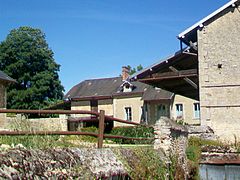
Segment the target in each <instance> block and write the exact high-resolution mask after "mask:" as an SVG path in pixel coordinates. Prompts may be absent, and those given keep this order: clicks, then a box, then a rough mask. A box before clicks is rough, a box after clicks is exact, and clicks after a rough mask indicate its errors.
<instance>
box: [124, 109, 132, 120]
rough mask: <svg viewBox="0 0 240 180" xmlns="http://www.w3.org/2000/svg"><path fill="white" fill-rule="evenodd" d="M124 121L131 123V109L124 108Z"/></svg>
mask: <svg viewBox="0 0 240 180" xmlns="http://www.w3.org/2000/svg"><path fill="white" fill-rule="evenodd" d="M125 119H126V120H127V121H132V108H131V107H125Z"/></svg>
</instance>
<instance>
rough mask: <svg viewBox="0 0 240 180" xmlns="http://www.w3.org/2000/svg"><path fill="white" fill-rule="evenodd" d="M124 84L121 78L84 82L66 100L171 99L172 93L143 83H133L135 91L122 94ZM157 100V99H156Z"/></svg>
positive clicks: (73, 88) (68, 94) (66, 96)
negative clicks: (85, 98)
mask: <svg viewBox="0 0 240 180" xmlns="http://www.w3.org/2000/svg"><path fill="white" fill-rule="evenodd" d="M123 83H124V81H122V78H121V77H113V78H102V79H90V80H85V81H82V82H81V83H79V84H77V85H75V86H74V87H72V88H71V89H70V91H69V92H68V93H67V94H66V95H65V96H64V98H65V99H77V98H84V97H101V96H105V97H112V96H113V95H114V96H118V95H119V96H121V95H128V96H129V95H131V94H132V95H133V94H137V93H143V100H145V99H146V100H160V99H171V97H172V93H170V92H168V91H165V90H162V89H161V90H155V89H154V88H153V87H152V86H149V85H146V84H144V83H141V82H131V84H132V85H133V90H132V91H131V92H130V93H129V92H126V93H125V92H122V87H121V85H122V84H123ZM154 98H155V99H154Z"/></svg>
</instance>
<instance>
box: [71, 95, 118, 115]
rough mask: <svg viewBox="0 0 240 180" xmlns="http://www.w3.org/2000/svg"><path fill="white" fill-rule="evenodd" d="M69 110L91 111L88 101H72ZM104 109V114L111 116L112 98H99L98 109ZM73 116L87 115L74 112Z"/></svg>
mask: <svg viewBox="0 0 240 180" xmlns="http://www.w3.org/2000/svg"><path fill="white" fill-rule="evenodd" d="M71 110H84V111H91V106H90V101H73V102H72V104H71ZM100 110H104V111H105V114H106V115H109V116H113V100H111V99H110V100H99V101H98V111H100ZM72 116H73V117H89V115H87V114H85V115H84V114H76V115H72Z"/></svg>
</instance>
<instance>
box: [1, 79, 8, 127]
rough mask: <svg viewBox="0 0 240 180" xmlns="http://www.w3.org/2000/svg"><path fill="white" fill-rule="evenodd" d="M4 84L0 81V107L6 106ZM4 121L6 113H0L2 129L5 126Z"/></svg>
mask: <svg viewBox="0 0 240 180" xmlns="http://www.w3.org/2000/svg"><path fill="white" fill-rule="evenodd" d="M6 96H7V94H6V84H4V83H2V82H1V81H0V108H6V103H7V101H6ZM5 121H6V114H5V113H1V114H0V129H2V128H3V127H4V126H5Z"/></svg>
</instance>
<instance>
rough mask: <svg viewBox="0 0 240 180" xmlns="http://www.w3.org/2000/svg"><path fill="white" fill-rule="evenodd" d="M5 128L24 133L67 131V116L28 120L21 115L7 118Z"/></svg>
mask: <svg viewBox="0 0 240 180" xmlns="http://www.w3.org/2000/svg"><path fill="white" fill-rule="evenodd" d="M5 128H6V129H9V130H23V131H24V130H31V131H67V130H68V129H67V116H65V115H60V116H59V118H36V119H26V118H25V117H24V116H21V115H17V116H11V117H7V120H6V123H5Z"/></svg>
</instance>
